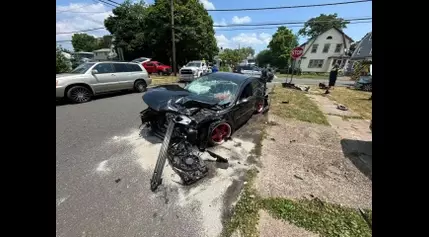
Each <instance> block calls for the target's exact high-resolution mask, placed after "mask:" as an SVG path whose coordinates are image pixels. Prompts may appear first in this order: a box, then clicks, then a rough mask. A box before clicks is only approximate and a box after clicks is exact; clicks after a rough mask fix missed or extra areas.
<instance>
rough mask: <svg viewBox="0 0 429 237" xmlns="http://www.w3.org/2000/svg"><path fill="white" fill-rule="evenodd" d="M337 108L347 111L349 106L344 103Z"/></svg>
mask: <svg viewBox="0 0 429 237" xmlns="http://www.w3.org/2000/svg"><path fill="white" fill-rule="evenodd" d="M337 109H339V110H342V111H347V110H348V108H347V107H346V106H344V105H337Z"/></svg>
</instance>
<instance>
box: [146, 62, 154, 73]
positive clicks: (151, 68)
mask: <svg viewBox="0 0 429 237" xmlns="http://www.w3.org/2000/svg"><path fill="white" fill-rule="evenodd" d="M145 69H146V71H147V72H148V73H155V64H153V63H152V62H147V63H146V67H145Z"/></svg>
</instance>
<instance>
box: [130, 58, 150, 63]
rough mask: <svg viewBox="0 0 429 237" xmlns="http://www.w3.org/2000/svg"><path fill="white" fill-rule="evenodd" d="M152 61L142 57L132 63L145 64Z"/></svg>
mask: <svg viewBox="0 0 429 237" xmlns="http://www.w3.org/2000/svg"><path fill="white" fill-rule="evenodd" d="M150 60H151V58H146V57H140V58H136V59H134V60H132V61H131V62H133V63H145V62H149V61H150Z"/></svg>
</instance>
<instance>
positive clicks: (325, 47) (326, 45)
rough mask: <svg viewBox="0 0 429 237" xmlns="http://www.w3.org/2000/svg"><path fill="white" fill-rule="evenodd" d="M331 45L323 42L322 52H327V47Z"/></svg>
mask: <svg viewBox="0 0 429 237" xmlns="http://www.w3.org/2000/svg"><path fill="white" fill-rule="evenodd" d="M330 46H331V44H325V45H324V46H323V52H324V53H327V52H329V47H330Z"/></svg>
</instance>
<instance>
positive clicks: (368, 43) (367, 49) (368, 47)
mask: <svg viewBox="0 0 429 237" xmlns="http://www.w3.org/2000/svg"><path fill="white" fill-rule="evenodd" d="M358 53H359V54H358ZM370 53H371V54H370ZM371 57H372V32H369V33H367V34H366V35H365V36H364V37H363V38H362V40H361V41H360V42H359V44H358V45H357V46H356V49H355V51H354V52H353V54H352V56H351V58H350V59H351V60H360V59H367V58H371Z"/></svg>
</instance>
